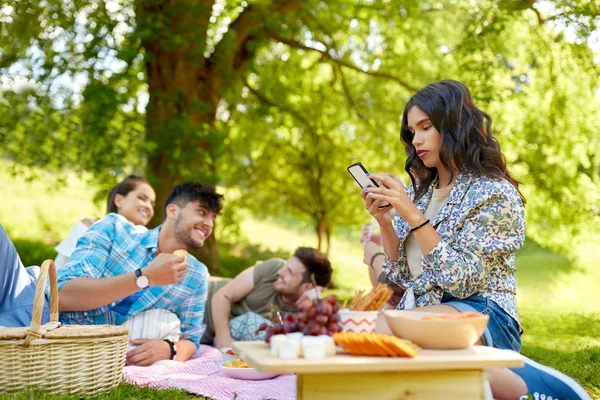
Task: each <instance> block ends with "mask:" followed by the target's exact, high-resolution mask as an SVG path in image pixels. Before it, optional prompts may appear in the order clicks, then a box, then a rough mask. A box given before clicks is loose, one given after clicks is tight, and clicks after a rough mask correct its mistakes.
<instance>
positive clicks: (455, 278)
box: [383, 172, 525, 325]
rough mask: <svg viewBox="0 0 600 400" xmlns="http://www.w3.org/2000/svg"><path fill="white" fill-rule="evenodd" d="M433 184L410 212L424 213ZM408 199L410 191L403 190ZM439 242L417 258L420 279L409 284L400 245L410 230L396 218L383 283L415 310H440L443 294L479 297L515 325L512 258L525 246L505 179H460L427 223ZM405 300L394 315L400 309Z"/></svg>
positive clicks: (513, 193)
mask: <svg viewBox="0 0 600 400" xmlns="http://www.w3.org/2000/svg"><path fill="white" fill-rule="evenodd" d="M436 184H437V179H436V180H435V181H434V182H433V183H432V184H431V185H430V187H429V189H428V191H427V193H426V194H425V195H423V197H421V198H420V199H419V200H418V201H417V202H416V206H417V208H418V209H419V210H420V211H421V212H425V209H426V208H427V205H428V204H429V201H430V199H431V196H432V194H433V188H434V187H435V185H436ZM406 192H407V194H408V196H409V197H410V198H413V199H414V190H413V187H412V185H409V186H408V187H407V188H406ZM431 224H432V226H433V227H434V228H435V229H436V231H437V232H438V234H439V235H440V236H441V238H442V240H441V241H440V242H439V243H438V244H437V245H436V246H435V247H434V248H433V249H432V250H431V251H430V252H429V253H428V254H425V255H423V257H422V258H421V268H422V270H423V273H422V274H421V275H420V276H419V277H417V278H415V279H414V280H413V279H411V275H410V271H409V268H408V263H407V257H406V251H405V249H404V241H405V240H406V238H407V236H408V234H409V233H410V232H409V231H410V227H409V225H408V224H407V223H406V221H404V220H403V219H402V218H401V217H400V216H399V215H398V214H397V213H396V215H395V217H394V229H395V231H396V235H397V236H398V239H399V240H400V246H399V248H398V261H393V260H391V259H390V258H387V257H386V260H385V263H384V266H383V268H384V272H386V273H387V276H388V278H387V279H388V281H393V282H396V283H399V284H401V285H403V286H405V287H406V288H411V287H412V290H413V292H414V296H415V305H416V306H417V307H423V306H428V305H434V304H440V303H441V301H442V296H443V294H444V293H448V294H450V295H452V296H454V297H456V298H458V299H465V298H467V297H469V296H472V295H475V294H476V295H478V296H482V297H484V298H487V299H489V300H492V301H494V302H495V303H496V304H498V305H499V306H500V307H501V308H502V309H503V310H504V311H506V313H508V314H509V315H510V316H511V317H512V318H514V319H515V321H517V322H518V323H519V325H520V322H519V315H518V313H517V302H516V290H517V279H516V267H515V253H516V252H517V250H518V249H519V248H521V246H523V242H524V240H525V215H524V207H523V202H522V201H521V198H520V197H519V193H518V191H517V190H516V188H515V187H514V186H513V185H512V184H511V183H510V182H508V181H507V180H505V179H492V178H488V177H485V176H479V175H477V174H475V173H472V172H462V173H460V174H459V175H458V176H457V178H456V181H455V183H454V185H453V187H452V191H451V192H450V195H449V196H448V199H447V201H446V204H444V206H443V207H442V208H441V209H440V211H439V212H438V214H437V215H436V217H435V219H434V220H433V221H431ZM406 300H407V296H406V294H405V295H404V296H403V297H402V299H401V300H400V303H399V304H398V306H397V309H404V308H405V303H406Z"/></svg>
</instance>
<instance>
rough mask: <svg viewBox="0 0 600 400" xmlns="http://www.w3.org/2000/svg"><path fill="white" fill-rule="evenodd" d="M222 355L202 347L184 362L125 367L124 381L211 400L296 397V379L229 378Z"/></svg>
mask: <svg viewBox="0 0 600 400" xmlns="http://www.w3.org/2000/svg"><path fill="white" fill-rule="evenodd" d="M220 363H221V353H220V352H219V350H217V349H215V348H214V347H211V346H206V345H202V346H201V348H200V349H199V350H198V352H197V353H196V354H195V355H194V357H192V359H191V360H189V361H186V362H178V361H170V360H166V361H159V362H157V363H155V364H154V365H152V366H150V367H135V366H127V367H125V379H126V380H127V381H128V382H131V383H134V384H137V385H139V386H150V387H154V388H157V389H161V388H179V389H184V390H186V391H188V392H190V393H194V394H198V395H200V396H204V397H209V398H211V399H213V400H232V399H236V400H250V399H252V400H254V399H282V400H287V399H289V400H293V399H295V398H296V376H295V375H280V376H278V377H275V378H273V379H267V380H263V381H245V380H239V379H233V378H229V377H227V376H224V375H223V373H222V372H221V369H220V367H219V364H220Z"/></svg>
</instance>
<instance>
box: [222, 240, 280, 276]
mask: <svg viewBox="0 0 600 400" xmlns="http://www.w3.org/2000/svg"><path fill="white" fill-rule="evenodd" d="M219 254H221V266H220V271H219V272H220V274H219V275H220V276H223V277H226V278H234V277H235V276H237V274H239V273H240V272H242V271H243V270H245V269H246V268H248V267H251V266H253V265H255V264H256V263H257V262H260V261H266V260H268V259H270V258H275V257H278V258H283V259H288V258H289V257H290V252H289V251H287V250H283V249H278V250H273V249H270V248H267V247H265V246H264V245H260V244H253V243H247V242H241V241H238V242H235V243H229V242H226V241H224V240H221V241H219Z"/></svg>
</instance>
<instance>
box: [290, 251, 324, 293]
mask: <svg viewBox="0 0 600 400" xmlns="http://www.w3.org/2000/svg"><path fill="white" fill-rule="evenodd" d="M294 257H296V258H297V259H299V260H300V262H301V263H302V265H304V268H306V271H304V275H303V276H302V283H307V282H313V278H314V282H315V283H316V284H317V285H319V286H322V287H327V286H328V285H329V283H330V282H331V274H332V272H333V271H332V269H331V263H330V262H329V259H328V258H327V256H326V255H325V254H323V253H322V252H320V251H319V250H317V249H313V248H312V247H298V248H297V249H296V251H295V252H294Z"/></svg>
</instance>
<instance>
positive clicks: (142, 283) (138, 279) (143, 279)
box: [135, 268, 150, 289]
mask: <svg viewBox="0 0 600 400" xmlns="http://www.w3.org/2000/svg"><path fill="white" fill-rule="evenodd" d="M135 284H136V285H137V287H139V288H140V289H146V288H147V287H148V286H150V282H149V281H148V277H147V276H146V275H142V269H141V268H138V269H136V270H135Z"/></svg>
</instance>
